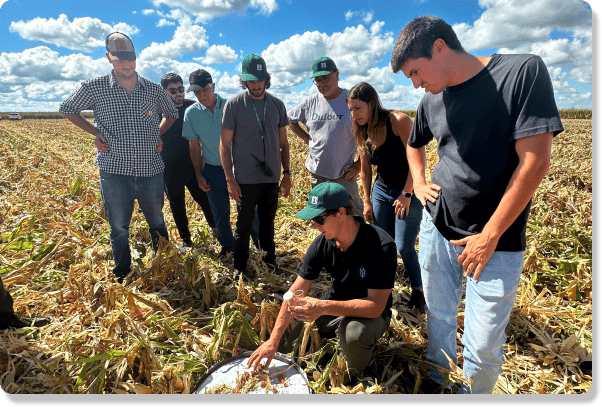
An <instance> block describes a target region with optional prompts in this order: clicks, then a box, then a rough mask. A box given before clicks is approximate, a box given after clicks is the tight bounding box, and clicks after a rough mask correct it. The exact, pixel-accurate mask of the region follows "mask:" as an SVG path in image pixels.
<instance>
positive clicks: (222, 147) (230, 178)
mask: <svg viewBox="0 0 602 407" xmlns="http://www.w3.org/2000/svg"><path fill="white" fill-rule="evenodd" d="M233 138H234V131H233V130H228V129H226V128H222V135H221V136H220V141H219V155H220V158H221V159H222V167H223V168H224V174H225V175H226V182H227V183H228V193H229V194H230V196H231V197H232V199H234V200H235V201H236V202H240V198H241V197H242V193H241V191H240V186H239V185H238V182H236V179H235V178H234V172H233V171H232V139H233Z"/></svg>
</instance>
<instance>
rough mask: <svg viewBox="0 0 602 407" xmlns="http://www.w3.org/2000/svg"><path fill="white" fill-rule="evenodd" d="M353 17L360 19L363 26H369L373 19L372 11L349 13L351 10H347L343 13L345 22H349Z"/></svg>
mask: <svg viewBox="0 0 602 407" xmlns="http://www.w3.org/2000/svg"><path fill="white" fill-rule="evenodd" d="M354 17H359V18H361V20H362V21H363V22H364V24H370V21H372V19H373V18H374V11H365V10H358V11H351V10H348V11H347V12H346V13H345V20H346V21H350V20H351V19H352V18H354Z"/></svg>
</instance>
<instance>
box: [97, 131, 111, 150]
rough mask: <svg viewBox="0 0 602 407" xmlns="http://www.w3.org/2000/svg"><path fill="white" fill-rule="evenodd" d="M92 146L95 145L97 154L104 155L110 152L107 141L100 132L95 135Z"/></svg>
mask: <svg viewBox="0 0 602 407" xmlns="http://www.w3.org/2000/svg"><path fill="white" fill-rule="evenodd" d="M94 145H96V149H97V150H98V152H99V153H106V152H107V151H109V150H111V149H110V148H109V145H108V144H107V139H105V138H104V136H103V135H102V134H101V133H100V132H98V133H96V137H95V138H94Z"/></svg>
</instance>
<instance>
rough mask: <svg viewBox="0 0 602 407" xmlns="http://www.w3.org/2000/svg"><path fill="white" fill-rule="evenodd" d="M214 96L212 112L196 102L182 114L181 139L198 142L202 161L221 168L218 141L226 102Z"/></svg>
mask: <svg viewBox="0 0 602 407" xmlns="http://www.w3.org/2000/svg"><path fill="white" fill-rule="evenodd" d="M215 96H216V101H215V105H214V107H213V112H211V110H209V109H207V108H206V107H205V106H203V105H202V104H201V103H200V102H196V103H195V104H193V105H192V106H190V107H189V108H188V109H186V113H184V129H183V131H182V137H184V138H185V139H188V140H199V141H200V142H201V148H202V152H203V160H204V161H205V162H206V163H207V164H209V165H214V166H217V167H221V166H222V160H221V158H220V155H219V140H220V136H221V134H222V118H223V114H224V104H225V103H226V100H225V99H224V98H222V97H220V96H219V95H215Z"/></svg>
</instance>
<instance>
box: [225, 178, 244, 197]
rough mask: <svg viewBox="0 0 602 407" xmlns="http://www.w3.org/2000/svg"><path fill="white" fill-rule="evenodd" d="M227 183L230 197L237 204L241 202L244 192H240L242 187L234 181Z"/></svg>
mask: <svg viewBox="0 0 602 407" xmlns="http://www.w3.org/2000/svg"><path fill="white" fill-rule="evenodd" d="M227 183H228V194H229V195H230V197H232V199H234V200H235V201H236V202H240V199H241V198H242V191H241V190H240V185H238V182H236V180H234V179H232V180H231V181H227Z"/></svg>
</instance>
